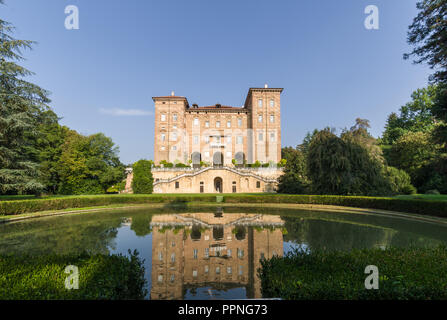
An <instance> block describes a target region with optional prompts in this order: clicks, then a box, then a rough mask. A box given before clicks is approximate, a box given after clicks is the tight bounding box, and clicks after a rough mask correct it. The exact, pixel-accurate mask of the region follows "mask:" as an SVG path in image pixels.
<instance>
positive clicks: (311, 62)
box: [0, 0, 430, 163]
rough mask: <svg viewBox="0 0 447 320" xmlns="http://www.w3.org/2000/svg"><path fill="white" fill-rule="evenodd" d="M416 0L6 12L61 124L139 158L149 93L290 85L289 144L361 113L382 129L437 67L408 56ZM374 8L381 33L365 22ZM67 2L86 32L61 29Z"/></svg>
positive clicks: (76, 0) (214, 95) (54, 3)
mask: <svg viewBox="0 0 447 320" xmlns="http://www.w3.org/2000/svg"><path fill="white" fill-rule="evenodd" d="M416 2H417V1H416V0H366V1H364V0H339V1H333V0H324V1H323V0H293V1H292V0H291V1H285V0H277V1H264V0H256V1H255V0H227V1H215V0H190V1H184V0H182V1H174V0H163V1H161V0H159V1H143V0H128V1H117V0H40V1H35V0H6V6H2V7H0V16H1V17H2V19H5V20H7V21H9V22H12V23H13V24H14V25H15V27H16V28H17V30H16V33H15V37H16V38H19V39H28V40H35V41H37V42H38V44H37V45H36V46H35V48H34V50H33V51H29V52H25V57H26V58H27V60H26V61H25V62H24V65H25V66H26V67H28V68H29V69H31V70H32V71H34V72H35V73H36V75H35V76H33V77H32V79H29V80H32V81H33V82H35V83H37V84H39V85H40V86H42V87H43V88H45V89H47V90H49V91H51V92H52V94H51V99H52V104H51V105H52V107H53V109H54V110H55V111H56V113H57V114H58V115H59V116H61V117H62V118H63V119H62V120H61V123H62V124H64V125H67V126H69V127H70V128H72V129H75V130H77V131H79V132H81V133H83V134H91V133H95V132H104V133H105V134H106V135H107V136H110V137H112V138H113V141H114V142H115V143H116V144H117V145H118V146H119V148H120V157H121V160H122V161H123V162H124V163H131V162H133V161H136V160H138V159H141V158H146V159H152V157H153V140H154V117H153V111H154V105H153V102H152V99H151V97H153V96H160V95H169V94H170V92H171V90H175V93H176V95H182V96H186V97H187V98H188V101H189V102H190V103H198V104H199V105H212V104H215V103H221V104H225V105H232V106H241V105H243V103H244V100H245V96H246V94H247V91H248V88H249V87H263V85H264V83H268V85H269V86H270V87H282V88H284V92H283V94H282V100H281V108H282V145H283V146H287V145H293V146H295V145H297V144H298V143H301V141H302V139H303V137H304V136H305V134H306V133H307V132H308V131H312V130H313V129H314V128H324V127H326V126H331V127H334V128H337V129H338V130H341V129H342V128H344V127H350V126H351V125H352V124H353V123H354V120H355V118H357V117H361V118H366V119H369V120H370V121H371V127H372V128H371V133H372V134H373V135H374V136H376V137H377V136H379V135H380V134H381V133H382V131H383V127H384V125H385V122H386V118H387V116H388V114H389V113H391V112H393V111H397V110H398V109H399V107H400V106H401V105H403V104H405V103H406V102H408V101H409V99H410V95H411V92H412V91H413V90H415V89H417V88H419V87H424V86H425V85H426V83H427V79H428V75H429V73H430V69H428V68H427V67H425V66H421V65H413V64H412V63H411V61H404V60H403V59H402V55H403V54H404V53H406V52H409V51H410V49H411V48H410V47H409V46H408V45H407V43H406V33H407V29H408V25H409V24H410V23H411V22H412V19H413V17H415V16H416V14H417V10H416ZM371 4H372V5H376V6H377V7H378V8H379V18H380V20H379V30H367V29H366V28H365V27H364V20H365V18H366V16H367V15H366V14H365V13H364V9H365V7H366V6H367V5H371ZM67 5H76V6H77V7H78V9H79V30H67V29H65V27H64V21H65V17H66V14H65V13H64V9H65V7H66V6H67ZM129 114H131V115H129ZM132 114H133V115H132Z"/></svg>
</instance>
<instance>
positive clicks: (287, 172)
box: [277, 147, 309, 194]
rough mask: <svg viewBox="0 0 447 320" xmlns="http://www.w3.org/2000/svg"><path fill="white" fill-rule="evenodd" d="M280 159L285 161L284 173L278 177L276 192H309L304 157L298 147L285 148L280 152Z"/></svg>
mask: <svg viewBox="0 0 447 320" xmlns="http://www.w3.org/2000/svg"><path fill="white" fill-rule="evenodd" d="M281 154H282V156H281V157H282V158H283V159H285V160H286V165H285V168H284V173H283V174H282V175H281V176H280V177H279V181H278V190H277V191H278V192H279V193H291V194H304V193H307V192H308V191H309V181H308V179H307V175H306V171H307V170H306V157H305V154H304V153H303V152H302V151H301V150H300V147H297V148H292V147H285V148H282V150H281Z"/></svg>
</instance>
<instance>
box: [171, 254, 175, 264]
mask: <svg viewBox="0 0 447 320" xmlns="http://www.w3.org/2000/svg"><path fill="white" fill-rule="evenodd" d="M171 262H175V253H173V254H171Z"/></svg>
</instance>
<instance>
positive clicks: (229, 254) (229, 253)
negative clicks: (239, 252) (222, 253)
mask: <svg viewBox="0 0 447 320" xmlns="http://www.w3.org/2000/svg"><path fill="white" fill-rule="evenodd" d="M227 256H229V257H231V249H228V250H227Z"/></svg>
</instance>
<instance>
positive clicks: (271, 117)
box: [270, 114, 275, 123]
mask: <svg viewBox="0 0 447 320" xmlns="http://www.w3.org/2000/svg"><path fill="white" fill-rule="evenodd" d="M270 122H271V123H273V122H275V116H274V115H273V114H272V115H270Z"/></svg>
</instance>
